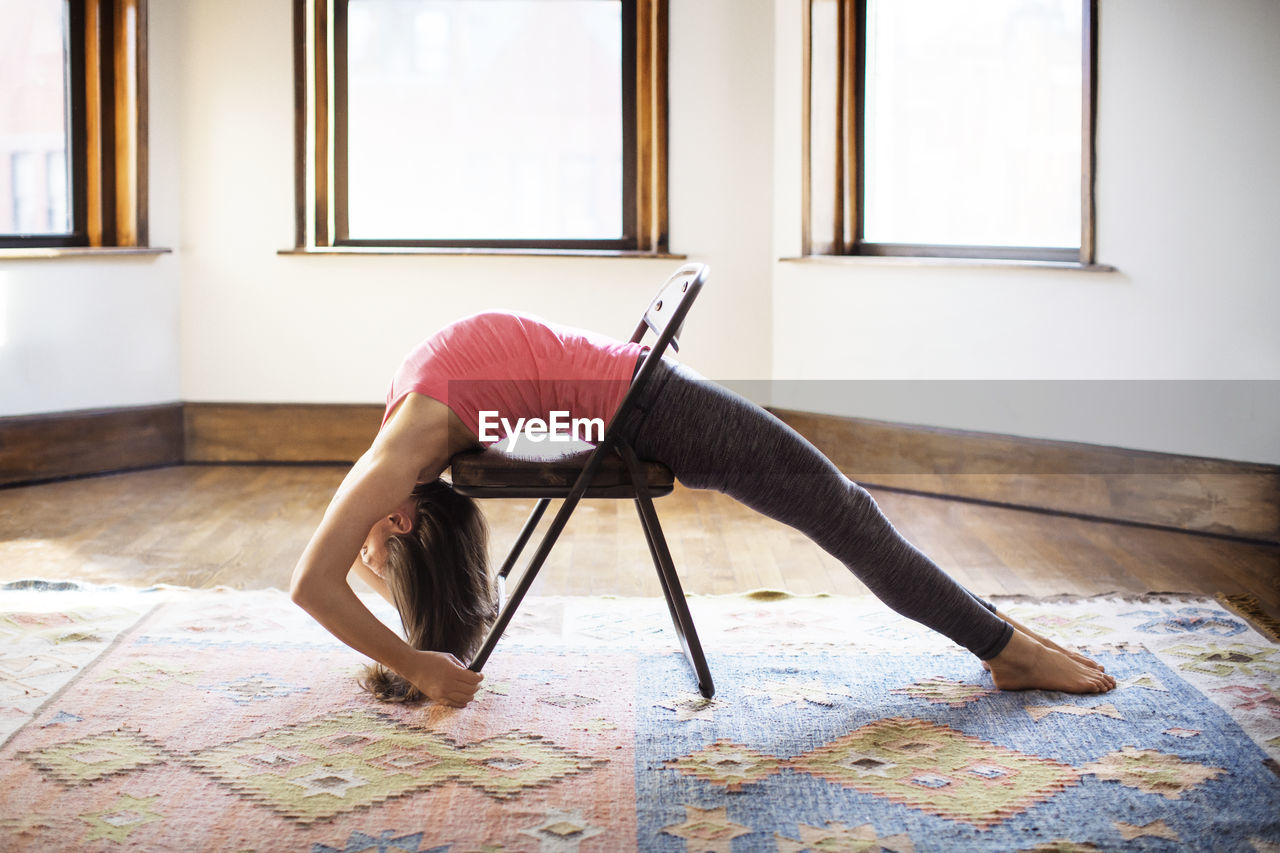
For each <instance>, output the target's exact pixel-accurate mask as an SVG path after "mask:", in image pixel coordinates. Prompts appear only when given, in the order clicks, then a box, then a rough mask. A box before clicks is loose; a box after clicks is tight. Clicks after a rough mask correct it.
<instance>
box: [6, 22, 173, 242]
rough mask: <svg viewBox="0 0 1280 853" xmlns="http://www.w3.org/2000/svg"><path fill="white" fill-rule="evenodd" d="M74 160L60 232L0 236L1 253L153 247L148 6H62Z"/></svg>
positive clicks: (70, 149) (70, 144) (70, 146)
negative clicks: (66, 218) (66, 226)
mask: <svg viewBox="0 0 1280 853" xmlns="http://www.w3.org/2000/svg"><path fill="white" fill-rule="evenodd" d="M63 7H64V9H65V10H66V21H67V28H68V29H67V32H66V33H65V36H66V38H67V40H68V41H67V44H68V50H67V53H68V66H69V68H68V71H69V73H68V84H67V86H68V95H69V96H70V105H69V110H68V112H69V118H70V121H69V123H68V124H69V127H68V134H67V143H68V145H67V147H68V156H69V158H70V168H69V174H68V178H69V182H70V183H69V187H68V197H67V206H68V209H69V210H70V212H71V217H72V221H71V230H70V231H69V232H66V233H62V234H0V250H23V249H55V250H56V249H63V248H66V249H81V248H89V249H94V248H136V247H145V246H147V245H148V237H149V235H148V221H147V196H148V190H147V0H63Z"/></svg>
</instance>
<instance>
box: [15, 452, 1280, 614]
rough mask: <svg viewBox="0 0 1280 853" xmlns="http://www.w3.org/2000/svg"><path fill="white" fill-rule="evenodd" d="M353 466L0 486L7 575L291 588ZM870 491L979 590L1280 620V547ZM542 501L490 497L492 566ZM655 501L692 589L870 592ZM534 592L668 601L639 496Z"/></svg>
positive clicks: (591, 531) (706, 516) (716, 509)
mask: <svg viewBox="0 0 1280 853" xmlns="http://www.w3.org/2000/svg"><path fill="white" fill-rule="evenodd" d="M344 472H345V468H344V467H341V466H251V465H187V466H180V467H172V468H162V469H156V470H150V471H140V472H134V473H128V474H116V475H111V476H104V477H94V478H88V479H81V480H72V481H65V482H59V483H48V484H43V485H36V486H25V487H11V488H5V489H0V581H7V580H15V579H19V578H30V577H42V578H55V579H80V580H86V581H92V582H97V583H119V584H128V585H149V584H153V583H164V584H176V585H183V586H195V587H211V586H219V585H223V586H230V587H236V588H260V587H280V588H283V587H285V586H287V584H288V581H289V574H290V572H291V571H292V568H293V564H294V561H295V560H296V559H297V557H298V554H299V553H300V552H301V550H302V548H303V546H304V545H305V544H306V541H307V539H308V537H309V536H310V535H311V531H312V530H313V528H314V527H315V524H316V523H317V522H318V521H319V519H320V516H321V514H322V513H323V511H324V508H325V506H326V505H327V503H328V500H329V498H330V496H331V495H332V493H333V490H334V489H335V488H336V487H337V485H338V483H339V482H340V480H341V479H342V476H343V474H344ZM872 493H873V494H874V495H875V496H876V499H877V500H878V501H879V502H880V505H881V507H882V508H883V509H884V511H885V513H886V514H887V515H888V516H889V518H890V519H892V520H893V522H894V524H895V525H897V527H898V529H899V530H900V531H901V532H902V533H903V535H904V536H906V537H907V538H908V539H910V540H911V541H912V542H914V543H915V544H916V545H918V546H919V547H920V548H921V549H922V550H924V551H925V552H926V553H928V554H930V555H931V556H932V557H933V558H934V559H935V560H936V561H937V562H938V563H939V564H940V565H942V566H943V568H945V569H946V570H947V571H949V572H951V573H952V574H953V575H955V576H956V577H957V578H958V579H959V580H960V581H961V582H962V583H964V584H966V585H967V586H969V587H970V588H971V589H973V590H974V591H975V592H977V593H979V594H982V595H999V594H1025V595H1036V596H1048V595H1058V594H1069V595H1096V594H1101V593H1109V592H1119V593H1129V594H1133V593H1143V592H1184V593H1204V594H1214V593H1226V594H1235V593H1250V594H1252V595H1255V596H1257V597H1258V599H1259V600H1260V602H1261V604H1262V606H1263V608H1264V609H1265V610H1266V611H1268V612H1269V613H1270V614H1271V615H1272V616H1273V617H1277V618H1280V546H1274V545H1264V544H1254V543H1249V542H1243V541H1236V540H1230V539H1222V538H1215V537H1211V536H1203V535H1197V534H1191V533H1179V532H1172V531H1166V530H1156V529H1151V528H1143V527H1135V526H1129V525H1123V524H1114V523H1105V522H1099V521H1089V520H1082V519H1077V518H1070V517H1064V516H1057V515H1050V514H1046V513H1040V512H1030V511H1024V510H1016V509H1008V508H1001V507H992V506H984V505H979V504H975V503H969V502H963V501H956V500H947V499H942V498H935V497H922V496H917V495H910V494H904V493H899V492H890V491H885V490H876V489H872ZM530 506H531V504H530V503H529V502H525V501H488V502H485V503H484V509H485V511H486V514H487V516H488V518H489V522H490V527H491V530H492V549H493V551H494V552H495V554H496V555H497V556H496V557H495V562H497V560H499V559H500V558H501V555H502V554H504V553H505V551H506V548H507V546H508V545H509V543H510V542H511V540H512V538H513V537H514V536H515V533H516V531H517V530H518V529H519V527H520V524H521V523H522V522H523V519H524V516H525V514H526V513H527V512H528V508H529V507H530ZM657 507H658V513H659V515H660V516H661V519H662V523H663V527H664V530H665V531H666V533H667V537H668V539H669V542H670V546H671V550H672V555H673V557H674V559H675V562H676V566H677V568H678V569H679V571H680V573H681V577H682V579H683V582H684V584H685V590H686V591H687V592H690V593H695V594H722V593H733V592H742V591H745V590H749V589H755V588H762V587H764V588H771V589H786V590H789V591H791V592H796V593H817V592H829V593H836V594H852V593H856V592H859V591H861V590H862V587H861V585H860V584H858V582H857V581H856V580H854V578H853V577H852V576H851V575H850V574H849V572H848V571H846V570H845V568H844V567H843V566H841V565H840V564H839V563H837V562H836V561H835V560H834V559H832V558H831V557H829V556H827V555H826V554H825V553H823V552H822V551H821V550H820V549H818V548H817V547H816V546H815V545H813V544H812V543H810V542H809V541H808V540H806V539H805V538H804V537H803V536H801V535H800V534H798V533H796V532H795V531H793V530H791V529H789V528H787V527H784V526H783V525H780V524H778V523H776V522H773V521H770V520H769V519H766V518H763V517H761V516H759V515H756V514H755V513H753V512H752V511H750V510H748V509H745V508H744V507H742V506H740V505H738V504H737V503H735V502H734V501H732V500H731V499H729V498H726V497H724V496H722V495H718V494H714V493H710V492H693V491H688V490H685V489H677V491H676V492H675V493H674V494H673V495H671V496H670V497H667V498H663V499H661V500H659V501H658V503H657ZM548 515H550V514H548ZM544 523H545V522H544ZM534 592H535V593H540V594H544V595H621V596H634V595H644V596H656V595H660V594H661V593H660V590H659V587H658V582H657V578H656V576H655V574H654V572H653V569H652V566H651V564H650V563H649V556H648V551H647V549H646V546H645V543H644V539H643V537H642V536H641V534H640V529H639V523H638V521H637V519H636V516H635V510H634V508H633V506H632V504H631V503H630V502H628V501H597V502H591V503H586V504H584V505H582V506H581V507H579V509H578V510H577V512H575V514H574V516H573V519H572V520H571V521H570V524H569V528H568V530H567V531H566V534H565V536H564V537H563V538H562V539H561V542H560V543H559V544H558V545H557V546H556V548H555V550H553V551H552V555H551V558H550V560H549V561H548V564H547V566H546V567H544V569H543V570H542V573H541V574H540V576H539V578H538V580H537V583H536V584H535V586H534Z"/></svg>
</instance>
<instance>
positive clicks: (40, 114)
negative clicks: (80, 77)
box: [0, 0, 71, 235]
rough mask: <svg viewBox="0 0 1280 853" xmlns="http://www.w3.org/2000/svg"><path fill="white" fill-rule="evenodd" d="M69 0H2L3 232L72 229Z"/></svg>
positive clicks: (0, 140)
mask: <svg viewBox="0 0 1280 853" xmlns="http://www.w3.org/2000/svg"><path fill="white" fill-rule="evenodd" d="M63 12H64V3H63V0H0V234H31V235H36V234H40V235H47V234H67V233H70V231H71V222H70V220H69V218H68V213H67V212H68V210H69V209H70V204H69V202H68V198H67V192H68V188H69V186H70V182H69V180H68V178H67V170H68V162H67V115H68V108H67V91H68V85H67V51H66V38H65V33H66V23H65V21H64V20H63Z"/></svg>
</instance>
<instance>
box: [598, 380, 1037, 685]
mask: <svg viewBox="0 0 1280 853" xmlns="http://www.w3.org/2000/svg"><path fill="white" fill-rule="evenodd" d="M637 403H638V405H637V406H636V408H635V409H634V410H633V411H632V412H631V413H630V415H628V416H627V419H626V421H624V422H623V423H621V424H620V425H619V427H620V429H621V431H622V435H623V436H624V437H625V438H626V439H627V440H629V441H630V442H631V444H632V446H633V447H634V448H635V451H636V454H637V455H638V456H639V457H640V458H642V459H654V460H657V461H660V462H662V463H664V464H666V465H667V466H668V467H669V468H671V470H672V471H673V472H675V475H676V477H677V479H679V480H680V482H681V483H683V484H684V485H686V486H688V487H690V488H694V489H714V490H716V491H718V492H723V493H724V494H727V495H729V496H730V497H733V498H735V499H736V500H738V501H740V502H741V503H743V504H745V505H746V506H749V507H751V508H752V509H754V510H756V511H757V512H759V513H762V514H764V515H766V516H768V517H770V518H773V519H776V520H778V521H781V522H783V523H784V524H788V525H790V526H791V527H794V528H795V529H797V530H799V531H800V532H801V533H803V534H805V535H806V536H808V537H809V538H810V539H812V540H813V541H814V542H816V543H817V544H818V545H819V546H821V547H822V549H823V550H825V551H826V552H827V553H828V554H831V555H832V556H833V557H835V558H836V559H837V560H839V561H840V562H842V563H844V565H845V566H847V567H848V569H849V571H851V572H853V574H854V575H855V576H856V577H857V578H858V579H859V580H860V581H862V582H863V583H864V584H866V585H867V587H868V588H869V589H870V590H871V591H872V592H873V593H875V595H876V596H877V597H878V598H879V599H880V600H881V601H883V602H884V603H885V604H887V605H888V606H889V607H891V608H893V609H894V610H896V611H897V612H898V613H901V614H902V615H903V616H906V617H907V618H909V619H913V620H915V621H916V622H920V623H921V624H923V625H926V626H928V627H929V628H932V629H933V630H935V631H937V632H939V633H941V634H943V635H944V636H946V637H949V638H950V639H951V640H953V641H955V642H956V643H958V644H959V645H961V646H963V647H965V648H966V649H968V650H969V651H971V652H973V653H974V654H975V655H977V656H978V657H979V658H981V659H983V660H988V659H990V658H993V657H995V656H996V655H997V654H999V653H1000V651H1001V650H1002V649H1003V648H1004V647H1005V644H1006V643H1008V642H1009V638H1010V637H1011V636H1013V628H1012V627H1011V626H1010V625H1009V624H1008V623H1007V622H1005V621H1004V620H1003V619H1000V618H999V617H998V616H996V615H995V607H994V606H993V605H991V604H990V603H988V602H986V601H983V600H982V599H979V598H977V597H976V596H974V595H973V594H972V593H970V592H969V591H968V590H967V589H965V588H964V587H963V586H961V585H960V584H958V583H956V581H955V580H953V579H952V578H951V576H950V575H948V574H947V573H946V572H944V571H943V570H942V569H940V568H939V567H938V565H937V564H936V563H934V562H933V561H932V560H930V559H929V558H928V557H927V556H925V555H924V554H923V553H921V552H920V551H919V550H918V549H916V548H915V546H913V545H912V544H911V543H910V542H908V541H907V540H906V539H904V538H902V536H901V534H899V533H898V531H897V530H896V529H894V527H893V525H892V524H891V523H890V522H889V520H888V519H887V518H885V516H884V514H883V513H882V512H881V511H880V508H879V507H878V506H877V505H876V503H875V500H874V499H873V498H872V497H871V495H869V494H868V493H867V491H866V490H865V489H863V488H862V487H861V486H859V485H858V484H856V483H854V482H852V481H850V480H849V479H848V478H847V477H845V476H844V474H842V473H841V472H840V470H839V469H838V468H836V466H835V465H834V464H832V463H831V461H830V460H828V459H827V458H826V457H825V456H823V455H822V453H821V452H819V451H818V449H817V448H815V447H814V446H813V445H812V444H810V443H809V442H808V441H806V440H805V439H804V438H803V437H801V436H800V434H799V433H797V432H796V431H795V430H793V429H791V428H790V427H789V426H787V425H786V424H784V423H783V422H782V421H780V420H778V419H777V418H776V417H774V416H773V415H771V414H770V413H768V412H766V411H765V410H764V409H762V408H760V407H759V406H757V405H756V404H754V403H752V402H750V401H749V400H746V399H745V398H743V397H741V396H739V395H737V394H735V393H733V392H732V391H729V390H728V389H725V388H722V387H720V386H718V385H716V384H714V383H712V382H709V381H707V380H706V379H703V378H702V377H701V376H698V374H696V373H695V372H694V371H692V370H690V369H689V368H687V367H684V366H683V365H680V364H677V363H675V362H671V361H667V360H665V359H664V360H663V362H662V363H661V364H659V365H658V367H657V369H656V370H655V371H654V373H653V375H652V376H651V378H650V381H649V382H648V384H647V387H646V388H642V389H640V392H639V397H638V398H637Z"/></svg>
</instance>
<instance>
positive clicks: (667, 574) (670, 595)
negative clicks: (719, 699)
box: [618, 444, 716, 699]
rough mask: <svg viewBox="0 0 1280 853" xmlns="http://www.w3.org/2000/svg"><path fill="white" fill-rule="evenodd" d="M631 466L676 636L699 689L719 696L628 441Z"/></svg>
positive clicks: (638, 506) (623, 447)
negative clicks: (716, 693) (695, 677)
mask: <svg viewBox="0 0 1280 853" xmlns="http://www.w3.org/2000/svg"><path fill="white" fill-rule="evenodd" d="M618 450H619V452H620V453H621V454H622V456H623V458H624V459H625V460H626V462H627V467H628V468H629V469H630V473H631V482H632V483H634V484H635V486H636V511H637V512H638V513H639V515H640V526H641V527H642V528H644V538H645V541H646V542H648V544H649V556H650V557H652V558H653V566H654V568H655V569H657V570H658V581H659V582H660V583H661V584H662V594H663V596H665V597H666V599H667V609H668V610H670V611H671V623H672V625H673V626H674V627H675V630H676V637H677V638H678V639H679V640H680V648H681V649H682V650H683V651H684V656H685V657H686V658H687V659H688V660H689V665H690V666H692V667H693V672H694V674H695V675H696V676H697V679H698V692H699V693H701V694H702V695H703V696H705V697H706V698H708V699H710V698H711V697H712V696H714V695H715V692H716V688H715V684H714V683H713V682H712V680H711V668H710V667H709V666H707V658H706V655H705V654H703V652H702V643H701V642H700V641H699V640H698V629H697V628H695V627H694V624H693V615H692V614H691V613H690V612H689V604H688V602H686V601H685V599H684V589H683V588H682V587H681V586H680V577H679V575H677V574H676V567H675V563H674V561H672V559H671V551H670V550H669V549H668V548H667V540H666V537H665V536H663V535H662V525H661V524H659V523H658V513H657V510H655V509H654V507H653V499H652V498H651V497H649V492H648V490H647V489H646V488H645V486H644V480H642V479H640V464H639V462H638V461H637V460H636V456H635V451H633V450H632V449H631V448H630V447H628V446H627V445H625V444H621V445H620V446H619V448H618Z"/></svg>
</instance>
